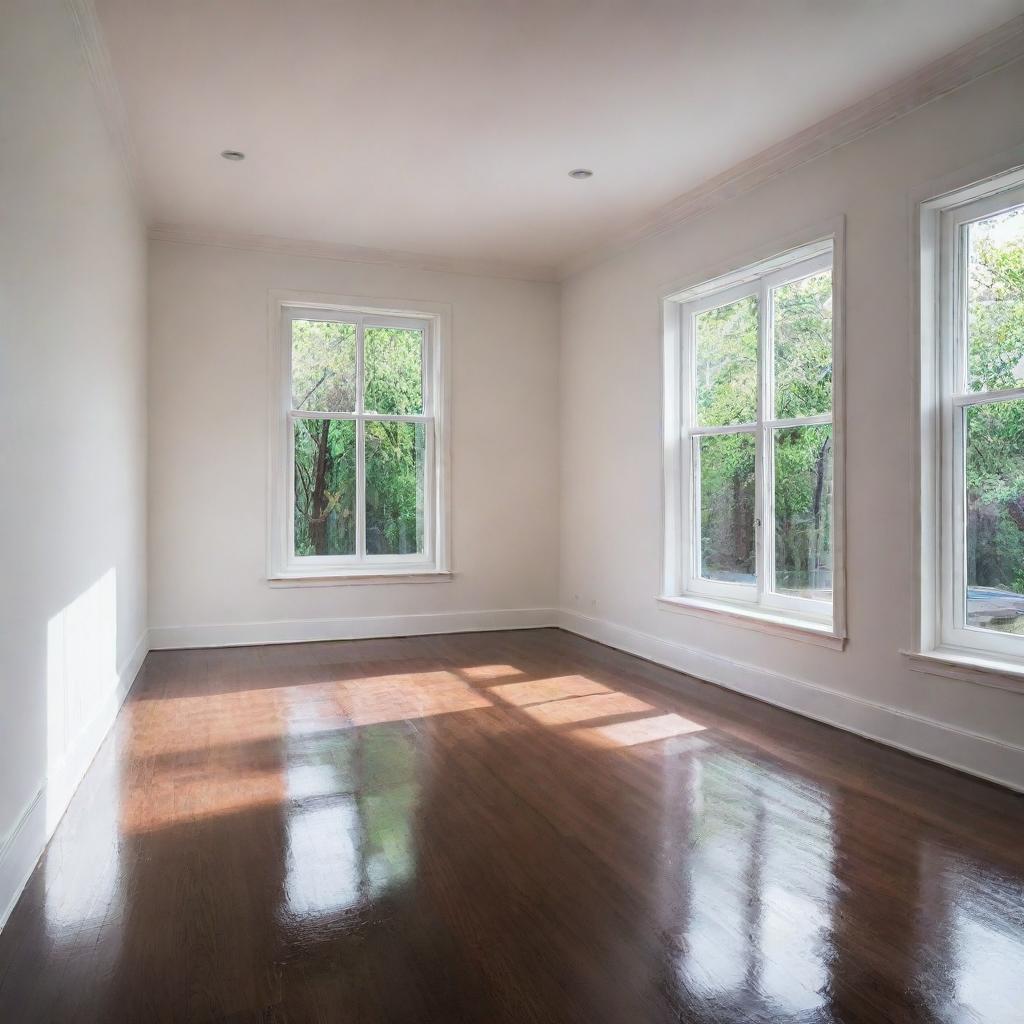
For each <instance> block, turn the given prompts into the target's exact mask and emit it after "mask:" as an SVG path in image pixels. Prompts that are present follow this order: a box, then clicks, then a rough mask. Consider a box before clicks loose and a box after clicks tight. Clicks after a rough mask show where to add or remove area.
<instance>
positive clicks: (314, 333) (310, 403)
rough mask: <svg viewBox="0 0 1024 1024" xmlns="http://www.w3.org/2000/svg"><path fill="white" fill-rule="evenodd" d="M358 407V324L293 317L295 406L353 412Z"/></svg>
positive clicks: (302, 408) (317, 409)
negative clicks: (296, 318)
mask: <svg viewBox="0 0 1024 1024" xmlns="http://www.w3.org/2000/svg"><path fill="white" fill-rule="evenodd" d="M355 407H356V327H355V324H336V323H328V322H326V321H322V320H293V321H292V408H294V409H301V410H305V411H311V412H353V411H354V410H355Z"/></svg>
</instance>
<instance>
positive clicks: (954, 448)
mask: <svg viewBox="0 0 1024 1024" xmlns="http://www.w3.org/2000/svg"><path fill="white" fill-rule="evenodd" d="M1022 205H1024V186H1017V187H1009V188H1003V189H1000V190H998V191H996V192H994V193H993V194H990V195H986V196H983V197H982V198H979V199H974V200H972V201H968V202H964V203H961V204H959V205H951V206H949V207H947V208H945V209H943V210H942V213H941V225H940V243H939V248H940V255H939V260H938V274H939V282H938V289H937V293H938V297H939V310H938V318H937V323H936V340H937V344H938V353H937V359H936V365H937V370H938V376H939V382H938V384H939V403H938V404H939V422H938V429H937V434H938V452H939V494H938V498H939V501H938V509H937V513H938V518H939V522H940V528H939V545H940V550H939V573H938V577H937V583H938V593H937V594H936V595H935V598H934V606H935V608H936V612H937V616H936V617H937V619H938V640H939V642H940V644H941V645H942V646H945V647H953V648H958V649H961V650H964V651H966V652H969V653H981V654H999V655H1010V656H1014V657H1019V658H1024V636H1018V635H1014V634H1007V633H1000V632H998V631H996V630H990V629H983V628H982V627H980V626H971V625H968V623H967V508H966V497H967V472H966V469H967V467H966V455H967V452H966V440H967V426H966V424H967V410H968V409H970V408H972V407H976V406H982V405H991V404H995V403H999V402H1006V401H1012V400H1014V399H1020V398H1024V387H1020V388H1008V389H1002V390H999V391H971V390H969V380H968V372H969V365H968V364H969V359H968V345H969V337H968V330H967V326H968V322H967V285H968V282H967V266H968V252H967V249H968V231H969V228H970V225H971V224H973V223H975V222H977V221H980V220H987V219H988V218H990V217H994V216H996V215H998V214H1000V213H1004V212H1006V211H1008V210H1011V209H1014V208H1016V207H1020V206H1022Z"/></svg>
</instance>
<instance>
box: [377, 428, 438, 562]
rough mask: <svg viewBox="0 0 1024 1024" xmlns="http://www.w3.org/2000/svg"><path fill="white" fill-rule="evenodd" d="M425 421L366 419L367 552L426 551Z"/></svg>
mask: <svg viewBox="0 0 1024 1024" xmlns="http://www.w3.org/2000/svg"><path fill="white" fill-rule="evenodd" d="M425 448H426V430H425V428H424V426H423V424H422V423H381V422H373V421H371V422H368V423H367V424H366V553H367V555H413V554H418V553H422V552H423V509H424V506H423V491H424V487H423V467H424V465H425V461H426V456H425Z"/></svg>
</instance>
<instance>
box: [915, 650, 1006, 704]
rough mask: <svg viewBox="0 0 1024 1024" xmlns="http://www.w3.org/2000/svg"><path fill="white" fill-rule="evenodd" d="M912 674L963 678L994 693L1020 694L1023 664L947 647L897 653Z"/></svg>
mask: <svg viewBox="0 0 1024 1024" xmlns="http://www.w3.org/2000/svg"><path fill="white" fill-rule="evenodd" d="M900 653H901V654H903V656H904V657H906V658H908V659H909V660H910V667H911V668H912V669H913V670H914V671H915V672H927V673H928V674H929V675H934V676H945V677H946V678H947V679H964V680H966V681H967V682H970V683H979V684H980V685H982V686H993V687H995V688H996V689H997V690H1011V691H1013V692H1015V693H1024V663H1021V662H1019V661H1013V660H1008V659H1005V658H1000V657H998V656H993V655H987V654H971V653H968V652H966V651H960V650H957V649H956V648H951V647H936V648H933V649H932V650H930V651H901V652H900Z"/></svg>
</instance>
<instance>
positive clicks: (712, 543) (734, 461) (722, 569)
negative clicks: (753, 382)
mask: <svg viewBox="0 0 1024 1024" xmlns="http://www.w3.org/2000/svg"><path fill="white" fill-rule="evenodd" d="M699 444H700V467H701V473H700V509H701V516H700V536H701V575H703V576H704V577H705V578H707V579H717V580H724V581H726V582H729V581H733V582H738V581H742V579H743V578H744V577H752V576H753V574H754V571H755V568H756V566H755V556H756V548H755V536H754V516H755V512H754V506H755V501H756V497H755V476H754V457H755V450H756V442H755V440H754V435H753V434H712V435H710V436H707V437H702V438H700V440H699Z"/></svg>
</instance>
